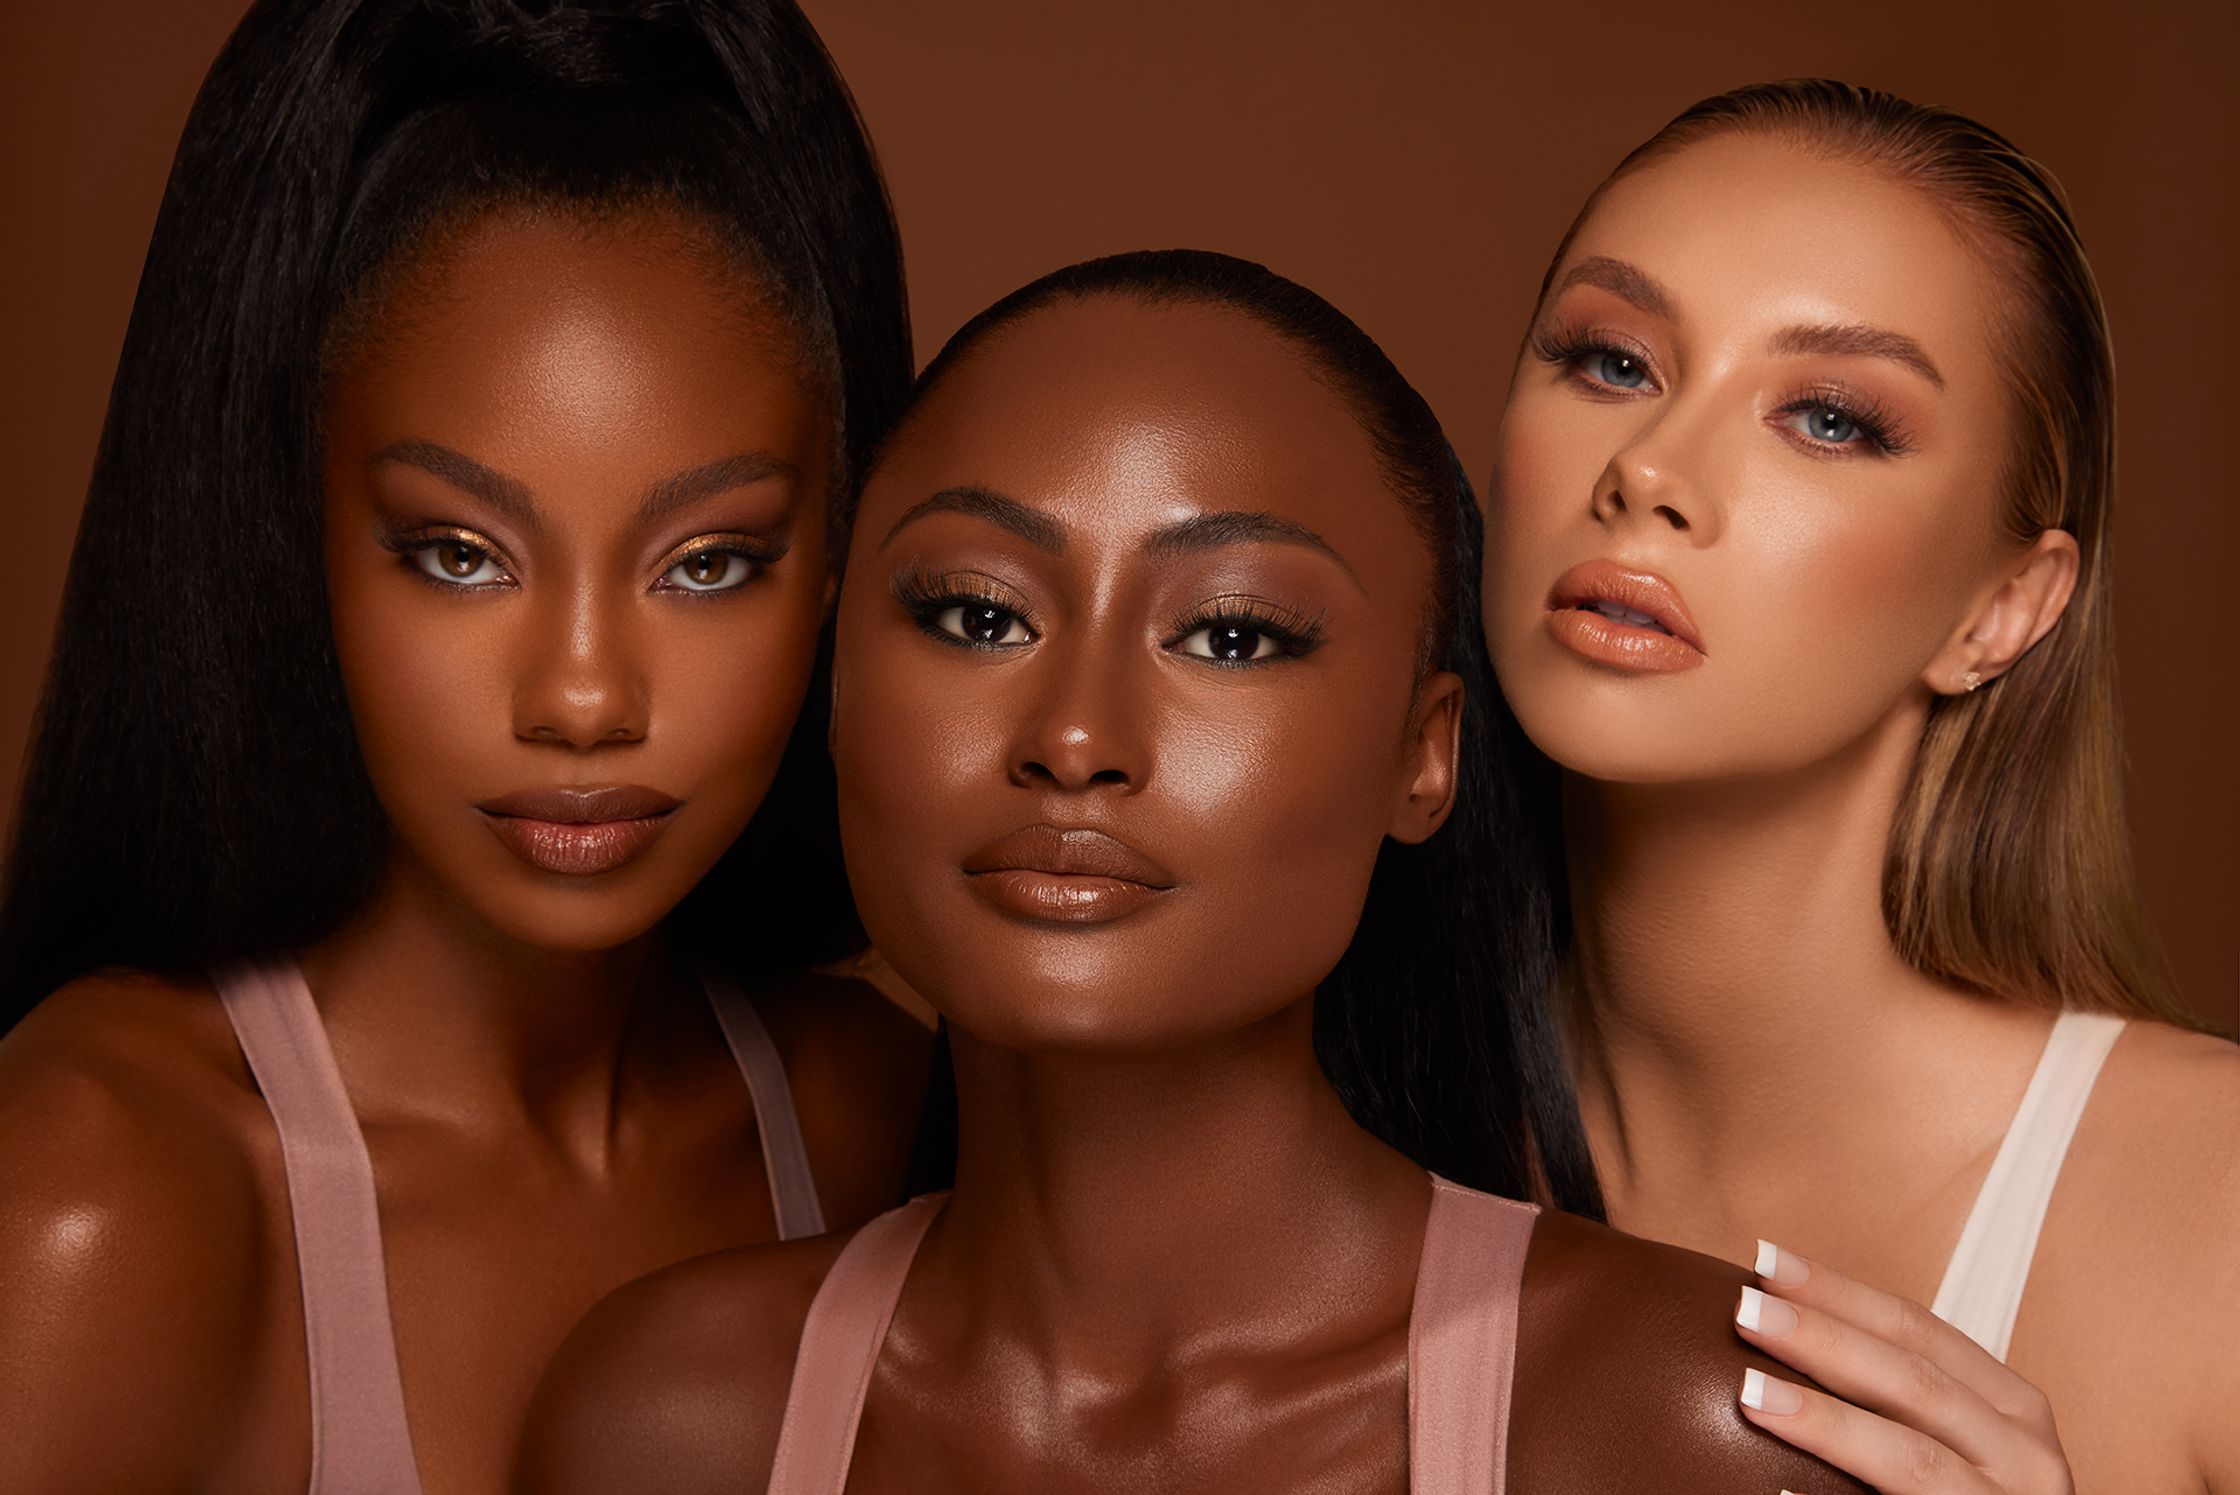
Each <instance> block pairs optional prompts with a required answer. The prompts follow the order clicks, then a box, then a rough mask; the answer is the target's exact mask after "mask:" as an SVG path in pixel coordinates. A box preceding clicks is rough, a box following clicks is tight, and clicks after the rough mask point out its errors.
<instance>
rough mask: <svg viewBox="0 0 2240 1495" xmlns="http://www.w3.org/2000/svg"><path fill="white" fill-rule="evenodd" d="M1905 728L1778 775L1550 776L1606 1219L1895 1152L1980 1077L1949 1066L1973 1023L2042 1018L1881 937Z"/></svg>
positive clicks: (1973, 1037)
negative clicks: (1703, 778) (1560, 786)
mask: <svg viewBox="0 0 2240 1495" xmlns="http://www.w3.org/2000/svg"><path fill="white" fill-rule="evenodd" d="M1920 731H1921V720H1920V714H1919V712H1917V711H1903V712H1899V713H1894V714H1893V716H1892V718H1891V719H1889V720H1887V721H1885V722H1884V723H1882V724H1880V726H1878V727H1877V728H1876V730H1875V731H1873V732H1871V733H1869V734H1868V735H1867V736H1866V737H1865V738H1864V739H1862V740H1861V741H1860V742H1858V743H1857V744H1855V745H1853V746H1852V747H1851V748H1850V749H1847V750H1846V751H1844V752H1842V753H1840V754H1838V755H1836V756H1835V757H1834V758H1832V759H1829V760H1827V761H1824V762H1821V763H1818V764H1815V765H1813V766H1812V767H1811V768H1809V769H1807V770H1803V771H1799V772H1795V773H1791V774H1786V775H1781V776H1777V777H1776V776H1769V777H1765V778H1759V779H1753V780H1748V781H1729V782H1725V783H1719V784H1700V783H1697V784H1686V785H1653V786H1643V785H1621V784H1608V783H1598V782H1592V781H1587V780H1583V779H1579V778H1576V777H1574V778H1571V779H1569V780H1567V782H1566V785H1565V800H1564V814H1565V821H1566V841H1567V861H1568V864H1569V866H1570V869H1571V877H1570V881H1571V899H1572V911H1573V928H1574V935H1573V945H1572V949H1571V964H1570V991H1569V992H1568V994H1567V1000H1566V1003H1565V1015H1566V1018H1567V1020H1568V1022H1569V1025H1570V1038H1571V1044H1572V1050H1573V1058H1574V1067H1575V1069H1576V1071H1577V1075H1578V1081H1579V1090H1580V1100H1581V1107H1582V1110H1583V1111H1584V1113H1585V1115H1586V1118H1587V1124H1588V1131H1589V1135H1590V1137H1591V1139H1592V1140H1593V1143H1594V1146H1595V1153H1596V1162H1597V1165H1598V1168H1599V1169H1600V1171H1601V1172H1602V1174H1603V1178H1604V1183H1605V1188H1606V1190H1607V1192H1608V1193H1609V1195H1610V1203H1611V1210H1612V1215H1613V1218H1614V1219H1618V1220H1620V1221H1623V1220H1625V1219H1626V1218H1627V1217H1628V1208H1627V1206H1628V1203H1629V1201H1649V1202H1652V1203H1653V1202H1655V1201H1660V1200H1661V1201H1666V1202H1669V1201H1672V1200H1680V1199H1687V1198H1690V1197H1696V1198H1703V1199H1710V1198H1715V1197H1718V1196H1721V1195H1724V1196H1725V1197H1727V1198H1729V1199H1733V1198H1735V1197H1736V1196H1737V1195H1738V1194H1745V1195H1746V1194H1749V1193H1751V1192H1753V1187H1754V1186H1753V1184H1752V1182H1751V1181H1752V1180H1754V1179H1756V1180H1763V1181H1764V1183H1765V1188H1764V1189H1763V1190H1762V1191H1760V1192H1762V1193H1763V1194H1764V1195H1765V1196H1766V1197H1769V1198H1779V1197H1781V1181H1782V1180H1784V1179H1785V1180H1787V1181H1788V1182H1789V1183H1790V1184H1791V1185H1793V1184H1794V1182H1795V1180H1796V1179H1797V1178H1799V1177H1816V1176H1828V1175H1829V1173H1830V1172H1831V1170H1832V1169H1834V1168H1840V1167H1842V1166H1844V1165H1846V1164H1849V1163H1854V1162H1858V1161H1859V1160H1858V1159H1856V1158H1854V1157H1848V1156H1846V1155H1845V1154H1844V1152H1843V1151H1842V1149H1843V1148H1844V1147H1845V1146H1846V1145H1849V1144H1852V1143H1866V1144H1870V1145H1872V1146H1873V1147H1875V1148H1878V1149H1879V1152H1880V1153H1881V1154H1882V1155H1885V1156H1887V1155H1891V1154H1894V1153H1896V1152H1898V1151H1901V1150H1903V1149H1902V1147H1901V1146H1897V1145H1893V1144H1894V1143H1896V1142H1897V1141H1898V1139H1897V1138H1896V1137H1895V1135H1894V1134H1895V1133H1896V1132H1897V1131H1898V1130H1900V1129H1902V1128H1904V1127H1906V1126H1907V1125H1909V1123H1910V1122H1911V1121H1912V1120H1913V1119H1916V1118H1923V1117H1928V1118H1932V1119H1934V1118H1936V1110H1937V1108H1936V1105H1935V1098H1936V1097H1937V1096H1938V1095H1939V1094H1946V1095H1949V1094H1950V1093H1951V1092H1952V1090H1953V1087H1955V1086H1957V1087H1959V1089H1960V1090H1961V1091H1963V1092H1966V1091H1970V1090H1974V1091H1981V1089H1982V1088H1983V1087H1982V1082H1981V1076H1980V1073H1978V1074H1977V1075H1976V1076H1975V1078H1974V1079H1973V1080H1971V1078H1970V1076H1969V1074H1968V1073H1967V1071H1969V1070H1970V1069H1971V1067H1972V1068H1974V1069H1976V1070H1978V1071H1980V1069H1981V1067H1982V1064H1983V1062H1984V1060H1983V1055H1984V1053H1985V1039H1986V1036H1987V1035H1986V1033H1985V1027H1986V1025H1987V1024H1988V1025H1993V1026H1999V1025H2003V1026H2007V1027H2009V1028H2011V1027H2012V1026H2013V1025H2014V1023H2015V1021H2016V1019H2017V1017H2018V1016H2019V1017H2021V1018H2022V1020H2023V1022H2024V1024H2025V1025H2026V1026H2028V1025H2033V1024H2034V1025H2036V1026H2037V1027H2038V1028H2039V1030H2040V1031H2042V1022H2041V1021H2039V1020H2038V1019H2036V1017H2035V1015H2034V1014H2023V1013H2019V1012H2018V1010H2017V1009H2014V1008H2012V1007H2009V1006H2007V1005H2006V1004H2000V1003H1994V1002H1991V1001H1988V1000H1986V999H1984V998H1981V997H1979V996H1975V995H1972V994H1969V993H1966V992H1963V991H1961V990H1959V989H1957V988H1954V987H1951V986H1949V985H1946V984H1945V983H1942V982H1939V981H1937V980H1935V979H1934V978H1931V977H1929V976H1926V975H1924V974H1922V973H1921V972H1919V971H1916V970H1914V969H1913V968H1912V967H1911V966H1909V965H1908V964H1907V963H1906V962H1905V960H1904V959H1903V958H1902V957H1901V956H1900V955H1899V953H1898V951H1897V949H1896V948H1895V947H1894V945H1893V944H1892V942H1891V939H1890V935H1889V931H1888V928H1887V926H1886V925H1885V923H1884V920H1883V914H1882V883H1883V868H1884V859H1885V855H1886V848H1887V846H1888V842H1889V837H1890V830H1891V825H1892V822H1893V820H1894V818H1895V816H1896V814H1897V809H1898V804H1899V798H1900V796H1901V795H1902V793H1903V792H1904V789H1905V783H1906V777H1907V774H1908V773H1909V772H1910V768H1911V763H1912V758H1913V751H1914V745H1915V744H1916V743H1917V742H1918V741H1919V738H1920ZM1868 1116H1872V1117H1876V1118H1877V1119H1878V1124H1877V1126H1876V1127H1861V1126H1859V1125H1857V1122H1858V1120H1859V1118H1861V1117H1868ZM2002 1124H2003V1120H2002ZM1870 1133H1872V1134H1874V1136H1872V1137H1869V1136H1868V1134H1870ZM1916 1160H1917V1161H1918V1152H1917V1153H1916ZM1792 1192H1793V1190H1792ZM1645 1223H1646V1222H1644V1224H1645Z"/></svg>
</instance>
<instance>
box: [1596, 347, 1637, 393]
mask: <svg viewBox="0 0 2240 1495" xmlns="http://www.w3.org/2000/svg"><path fill="white" fill-rule="evenodd" d="M1586 367H1587V375H1588V377H1589V378H1592V379H1596V380H1599V381H1600V382H1602V383H1604V384H1607V385H1610V386H1611V387H1612V388H1614V389H1639V388H1640V387H1641V386H1642V385H1644V384H1647V383H1648V382H1649V371H1648V370H1647V369H1646V368H1643V367H1642V365H1641V360H1640V359H1638V358H1636V357H1634V356H1633V355H1632V354H1631V353H1621V352H1619V351H1618V350H1617V349H1615V348H1598V349H1596V350H1595V351H1594V352H1592V353H1589V354H1588V355H1587V365H1586Z"/></svg>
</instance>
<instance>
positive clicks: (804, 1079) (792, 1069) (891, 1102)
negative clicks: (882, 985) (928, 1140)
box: [755, 971, 933, 1226]
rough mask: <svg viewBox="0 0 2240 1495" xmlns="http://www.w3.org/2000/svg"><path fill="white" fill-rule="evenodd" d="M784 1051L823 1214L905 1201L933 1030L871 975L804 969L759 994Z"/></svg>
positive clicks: (854, 1214) (866, 1212) (841, 1216)
mask: <svg viewBox="0 0 2240 1495" xmlns="http://www.w3.org/2000/svg"><path fill="white" fill-rule="evenodd" d="M755 1001H756V1005H757V1007H758V1008H759V1010H760V1011H761V1012H762V1013H763V1015H764V1019H765V1021H766V1022H767V1023H768V1024H769V1027H770V1033H771V1037H772V1039H773V1040H774V1041H775V1042H776V1043H777V1045H778V1049H779V1051H780V1053H782V1054H783V1055H784V1056H785V1061H786V1078H787V1081H788V1083H789V1084H790V1086H791V1087H792V1090H793V1102H794V1109H795V1111H796V1113H797V1114H798V1115H799V1116H800V1118H801V1132H802V1137H803V1139H804V1141H806V1142H807V1144H808V1147H809V1158H810V1163H811V1165H812V1167H813V1168H814V1170H815V1172H816V1176H817V1184H818V1189H819V1192H820V1193H821V1194H822V1195H823V1198H824V1206H825V1218H826V1220H827V1221H828V1222H829V1223H831V1224H833V1225H836V1226H848V1225H857V1224H860V1223H862V1222H863V1221H865V1220H868V1219H870V1218H871V1217H872V1216H873V1215H876V1214H879V1213H881V1212H882V1211H884V1210H887V1209H890V1208H892V1207H893V1206H894V1205H896V1204H898V1203H900V1202H901V1200H902V1197H903V1193H904V1183H905V1175H906V1174H907V1172H908V1170H909V1163H910V1154H911V1148H912V1145H913V1144H914V1143H915V1141H916V1140H917V1134H918V1123H919V1119H920V1117H921V1115H922V1114H923V1112H924V1110H925V1099H926V1090H927V1084H928V1081H929V1080H930V1078H931V1075H932V1065H933V1032H932V1030H931V1029H930V1028H928V1027H927V1026H926V1025H925V1024H924V1023H922V1022H921V1021H919V1019H918V1018H917V1017H916V1016H915V1015H914V1014H913V1013H912V1012H910V1011H909V1010H907V1009H906V1008H904V1007H903V1006H901V1005H899V1004H898V1003H896V1002H895V1001H894V1000H893V999H892V998H891V997H889V996H888V995H887V993H885V992H884V991H882V990H880V989H879V988H878V987H877V986H875V985H874V984H873V983H872V982H870V981H869V980H866V979H862V978H860V977H858V976H854V975H847V974H836V973H834V972H831V971H800V972H795V973H792V974H789V975H787V976H785V977H783V978H780V979H777V980H774V981H772V982H770V983H768V984H767V985H765V986H764V987H762V988H760V989H759V990H757V992H756V993H755Z"/></svg>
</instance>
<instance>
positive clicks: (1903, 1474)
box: [1741, 1370, 1998, 1495]
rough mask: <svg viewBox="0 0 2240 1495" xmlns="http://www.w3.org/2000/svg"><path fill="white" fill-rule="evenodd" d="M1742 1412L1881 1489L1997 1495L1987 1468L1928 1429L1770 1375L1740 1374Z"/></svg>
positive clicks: (1918, 1494)
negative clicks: (1924, 1429)
mask: <svg viewBox="0 0 2240 1495" xmlns="http://www.w3.org/2000/svg"><path fill="white" fill-rule="evenodd" d="M1741 1403H1742V1415H1743V1416H1744V1417H1747V1418H1749V1419H1750V1421H1751V1422H1753V1423H1755V1424H1757V1425H1758V1426H1759V1427H1761V1428H1764V1429H1765V1430H1766V1431H1767V1432H1769V1433H1771V1434H1773V1435H1774V1436H1775V1437H1777V1438H1779V1439H1781V1440H1782V1441H1783V1442H1784V1443H1789V1444H1793V1445H1794V1446H1796V1447H1798V1448H1801V1449H1803V1450H1804V1451H1805V1452H1806V1453H1809V1454H1815V1455H1817V1456H1819V1457H1820V1458H1823V1459H1825V1460H1827V1461H1828V1462H1829V1463H1831V1464H1833V1465H1835V1466H1836V1467H1837V1468H1838V1469H1841V1470H1842V1471H1843V1472H1844V1473H1846V1474H1849V1475H1853V1476H1856V1477H1857V1478H1859V1479H1862V1480H1865V1481H1866V1482H1867V1483H1868V1484H1870V1485H1872V1486H1874V1487H1875V1489H1877V1490H1879V1491H1881V1492H1882V1495H1998V1488H1997V1486H1995V1485H1993V1484H1992V1483H1991V1481H1990V1480H1989V1479H1987V1478H1985V1477H1984V1474H1983V1471H1982V1470H1980V1469H1978V1468H1976V1467H1975V1466H1974V1465H1973V1464H1971V1463H1969V1462H1968V1461H1967V1460H1966V1459H1963V1458H1962V1457H1960V1455H1958V1454H1957V1453H1954V1452H1953V1451H1952V1450H1951V1449H1949V1448H1947V1447H1945V1446H1944V1445H1943V1444H1942V1443H1939V1442H1938V1441H1937V1440H1936V1439H1934V1438H1931V1437H1929V1436H1928V1435H1927V1434H1925V1433H1921V1432H1917V1431H1915V1430H1914V1429H1912V1428H1909V1427H1902V1426H1900V1425H1899V1424H1897V1423H1895V1422H1891V1421H1890V1420H1888V1419H1887V1418H1883V1417H1877V1416H1875V1414H1874V1413H1872V1412H1868V1411H1864V1410H1862V1409H1861V1408H1858V1407H1854V1406H1852V1405H1851V1404H1850V1403H1849V1402H1845V1401H1838V1400H1837V1399H1836V1398H1835V1397H1832V1396H1827V1395H1824V1394H1823V1393H1821V1392H1818V1391H1813V1390H1811V1389H1809V1388H1807V1387H1803V1386H1796V1385H1792V1384H1790V1383H1789V1382H1787V1381H1784V1380H1781V1379H1779V1378H1777V1377H1774V1376H1769V1375H1767V1374H1766V1373H1765V1372H1764V1371H1762V1370H1748V1371H1744V1372H1743V1374H1742V1396H1741Z"/></svg>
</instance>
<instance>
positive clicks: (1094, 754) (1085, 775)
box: [1007, 640, 1151, 794]
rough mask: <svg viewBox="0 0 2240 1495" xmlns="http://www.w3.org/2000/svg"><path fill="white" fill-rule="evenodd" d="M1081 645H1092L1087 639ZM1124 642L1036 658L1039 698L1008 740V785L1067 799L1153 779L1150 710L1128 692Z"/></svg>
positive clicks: (1130, 788)
mask: <svg viewBox="0 0 2240 1495" xmlns="http://www.w3.org/2000/svg"><path fill="white" fill-rule="evenodd" d="M1083 642H1085V643H1087V642H1090V641H1088V640H1084V641H1083ZM1133 652H1140V651H1131V650H1130V649H1129V648H1128V646H1127V645H1126V644H1122V645H1120V646H1119V647H1117V648H1112V649H1102V650H1096V649H1072V650H1048V651H1047V652H1045V653H1044V655H1043V657H1042V658H1040V659H1037V660H1036V661H1034V664H1035V666H1036V667H1037V673H1038V674H1039V676H1040V678H1039V679H1038V680H1037V681H1036V698H1035V699H1034V701H1033V703H1032V706H1031V709H1030V710H1029V711H1028V712H1027V713H1026V716H1025V719H1024V720H1022V721H1021V723H1020V726H1019V731H1018V734H1017V735H1016V736H1015V737H1014V739H1013V740H1012V743H1011V748H1010V753H1009V763H1008V765H1007V767H1008V769H1009V773H1010V777H1011V782H1012V783H1014V784H1017V785H1019V786H1020V787H1021V788H1025V789H1058V790H1062V791H1064V792H1066V793H1069V794H1079V793H1084V792H1087V791H1090V790H1098V789H1104V790H1110V791H1112V792H1115V793H1120V794H1134V793H1137V792H1140V791H1141V790H1142V789H1143V787H1144V786H1145V785H1146V784H1147V783H1149V782H1150V779H1151V751H1150V733H1149V730H1148V728H1149V723H1148V722H1147V720H1146V715H1147V712H1146V710H1145V709H1144V708H1145V705H1146V703H1145V702H1143V701H1142V700H1141V699H1140V697H1139V695H1138V693H1137V692H1135V691H1133V690H1132V689H1131V688H1130V680H1129V676H1130V675H1131V673H1132V672H1133V670H1134V669H1135V668H1138V667H1148V662H1141V664H1140V665H1139V662H1138V661H1136V660H1134V659H1132V658H1131V657H1129V656H1130V655H1131V653H1133Z"/></svg>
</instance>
